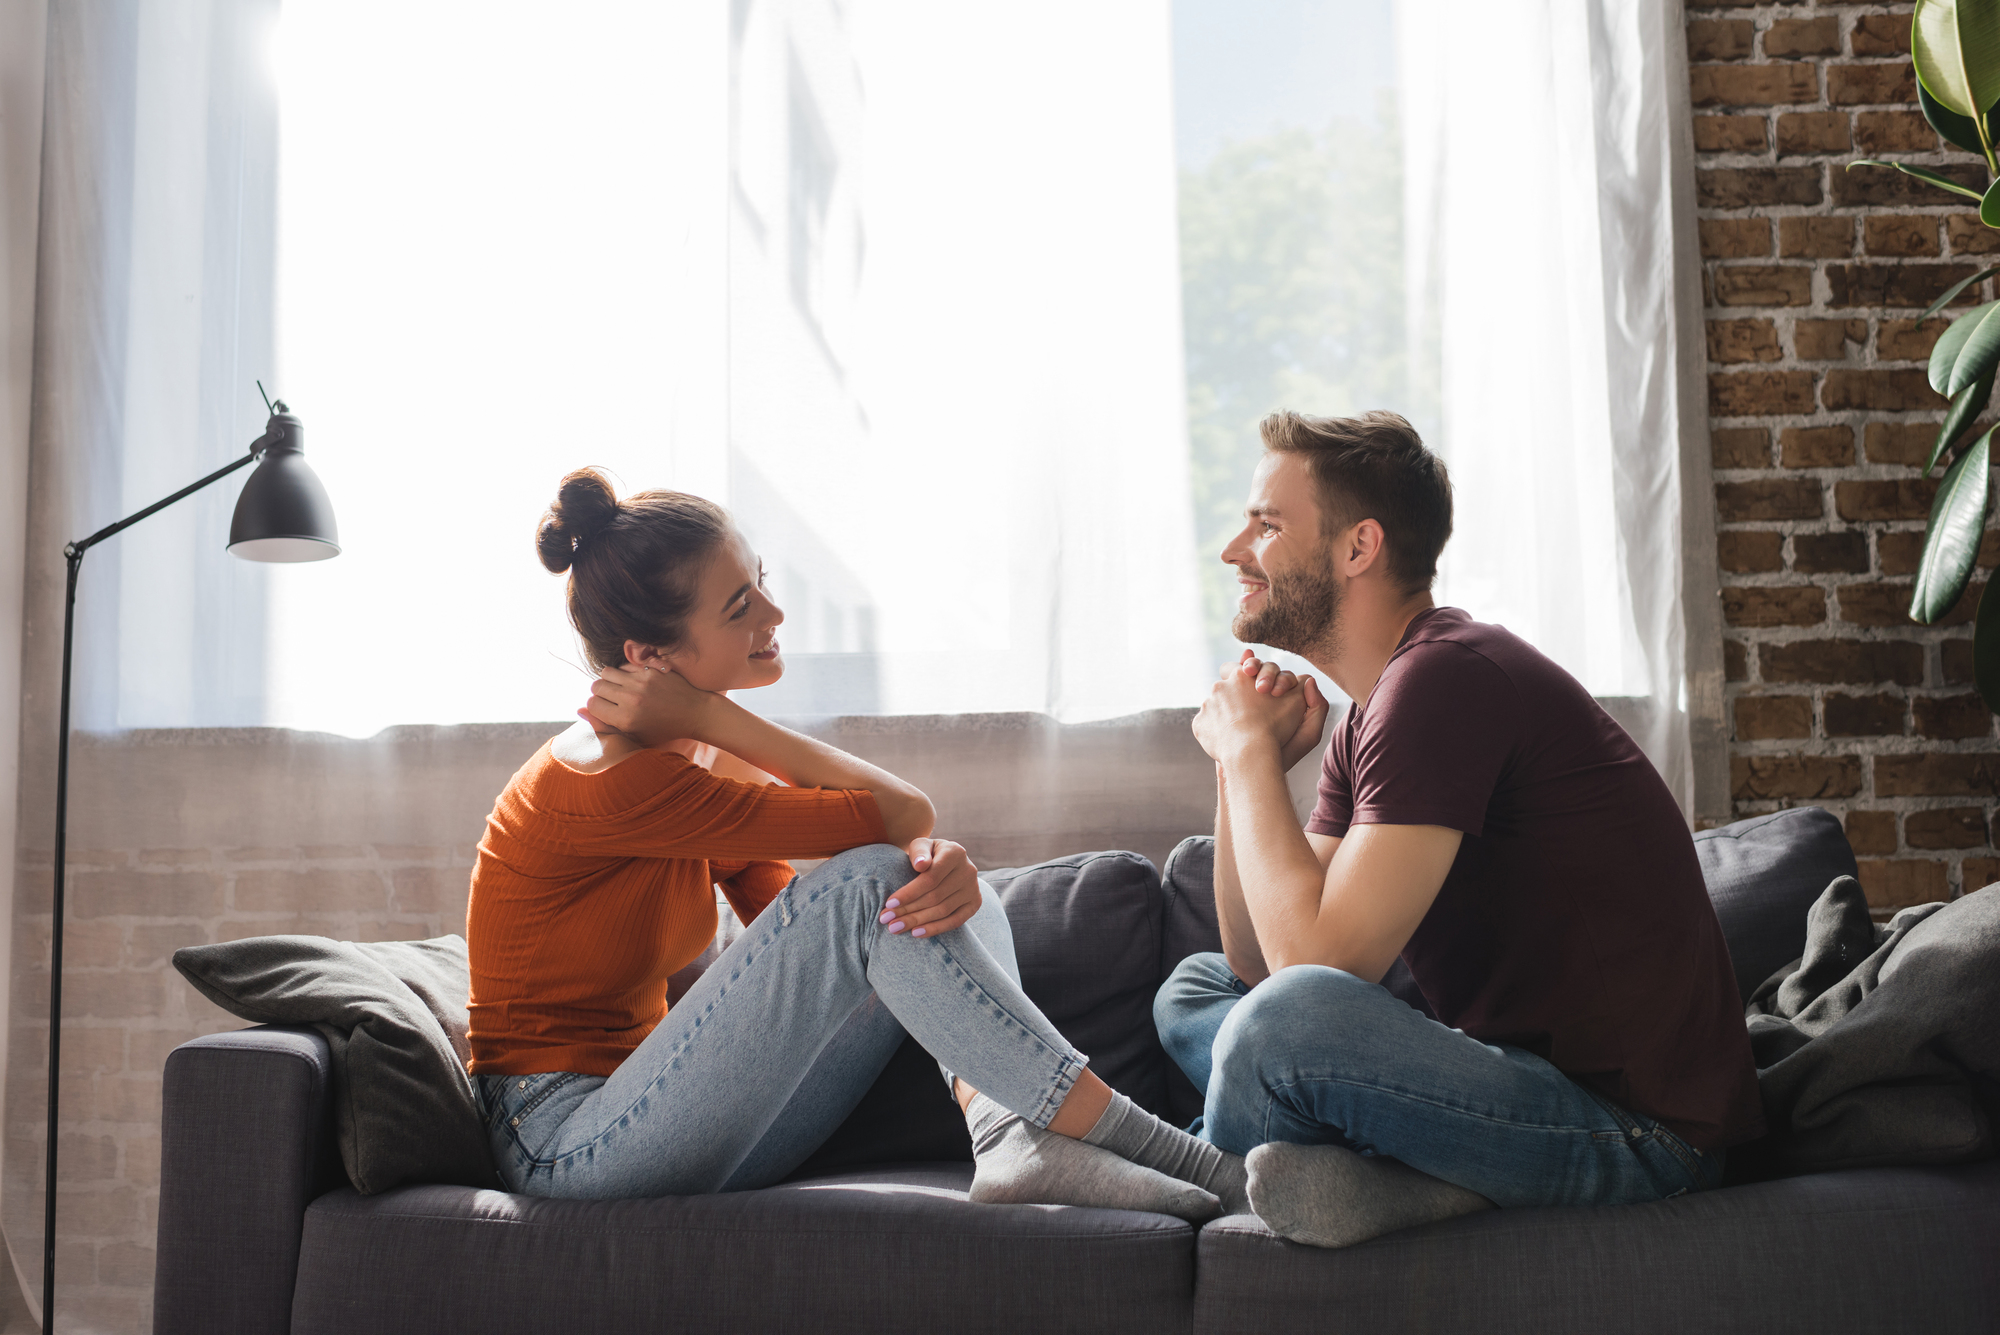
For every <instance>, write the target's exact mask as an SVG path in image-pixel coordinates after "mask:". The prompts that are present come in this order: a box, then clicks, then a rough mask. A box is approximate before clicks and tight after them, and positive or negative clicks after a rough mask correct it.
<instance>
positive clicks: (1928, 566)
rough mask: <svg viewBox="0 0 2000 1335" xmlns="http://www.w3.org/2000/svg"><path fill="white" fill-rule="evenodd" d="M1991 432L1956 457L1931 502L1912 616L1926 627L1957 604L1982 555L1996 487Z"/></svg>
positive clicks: (1912, 601)
mask: <svg viewBox="0 0 2000 1335" xmlns="http://www.w3.org/2000/svg"><path fill="white" fill-rule="evenodd" d="M1992 440H1993V433H1992V432H1991V431H1988V432H1987V433H1986V434H1985V435H1983V436H1981V437H1980V438H1979V439H1978V440H1977V441H1975V442H1974V443H1973V446H1972V448H1971V449H1969V450H1967V451H1966V452H1965V453H1963V454H1961V455H1959V456H1958V459H1957V461H1956V462H1955V463H1953V464H1952V466H1951V467H1950V468H1949V469H1947V470H1946V471H1945V475H1944V482H1943V483H1942V484H1941V485H1940V486H1939V487H1938V493H1937V499H1936V500H1934V501H1932V502H1931V519H1930V524H1929V525H1928V526H1927V527H1926V528H1925V530H1924V552H1923V555H1922V556H1921V557H1919V558H1918V559H1917V582H1916V586H1915V587H1914V588H1913V589H1912V590H1911V591H1910V620H1912V621H1915V622H1917V623H1918V624H1919V625H1924V626H1928V625H1930V624H1931V623H1932V622H1933V621H1936V620H1937V619H1938V618H1939V617H1941V616H1943V615H1944V614H1945V613H1946V612H1949V611H1951V609H1952V606H1953V604H1955V603H1957V602H1958V599H1959V595H1960V594H1963V593H1964V592H1965V586H1966V584H1967V583H1968V582H1969V581H1970V580H1971V579H1972V567H1973V563H1974V562H1976V561H1977V560H1978V559H1979V537H1980V534H1981V533H1982V532H1984V531H1985V528H1986V493H1987V490H1988V489H1989V487H1990V486H1991V485H1992V476H1991V471H1990V468H1989V463H1990V460H1989V458H1988V454H1989V449H1990V445H1991V442H1992Z"/></svg>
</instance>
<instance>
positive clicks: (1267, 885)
mask: <svg viewBox="0 0 2000 1335" xmlns="http://www.w3.org/2000/svg"><path fill="white" fill-rule="evenodd" d="M1219 769H1220V771H1221V784H1220V786H1221V795H1222V802H1221V806H1222V811H1221V812H1220V813H1218V816H1217V821H1216V828H1217V829H1218V830H1221V829H1222V828H1224V826H1225V825H1226V826H1227V828H1228V831H1229V835H1230V850H1231V853H1232V855H1233V856H1232V858H1231V862H1232V867H1231V870H1232V872H1233V873H1234V875H1235V878H1236V894H1237V896H1238V898H1239V900H1240V902H1241V903H1242V905H1243V908H1244V910H1245V914H1246V916H1247V917H1248V918H1249V920H1250V925H1251V928H1252V931H1253V934H1254V939H1255V941H1256V942H1257V945H1258V952H1259V960H1258V962H1259V963H1260V964H1261V965H1262V966H1263V967H1264V968H1265V970H1266V972H1268V971H1270V970H1274V969H1282V968H1284V967H1285V966H1286V965H1287V964H1291V963H1298V962H1301V960H1299V959H1295V958H1293V956H1294V955H1295V954H1297V953H1298V952H1299V951H1300V950H1302V949H1304V950H1309V949H1310V943H1311V941H1312V940H1313V938H1314V936H1315V932H1316V926H1317V923H1318V920H1319V909H1320V898H1321V894H1322V891H1323V889H1324V886H1325V875H1326V873H1325V869H1324V868H1323V867H1321V866H1320V862H1319V857H1318V855H1317V854H1315V853H1314V852H1313V847H1312V845H1311V844H1310V843H1309V842H1307V840H1306V836H1305V831H1304V830H1303V829H1301V828H1300V826H1299V821H1298V816H1297V814H1296V813H1295V812H1294V811H1293V810H1292V794H1291V789H1290V788H1289V787H1288V786H1287V785H1286V783H1285V773H1284V770H1283V769H1282V768H1280V764H1279V756H1278V753H1277V751H1276V750H1275V749H1271V750H1269V752H1268V754H1267V753H1266V752H1265V751H1261V750H1251V751H1247V752H1245V753H1242V754H1239V755H1235V756H1232V757H1230V758H1229V759H1228V760H1227V761H1225V762H1224V763H1223V764H1222V765H1221V766H1220V767H1219ZM1220 853H1221V848H1220V845H1219V844H1218V847H1217V858H1216V863H1217V871H1218V875H1217V878H1216V879H1217V884H1218V893H1217V896H1216V903H1217V908H1218V914H1217V916H1218V918H1220V916H1221V915H1220V908H1221V904H1222V895H1221V891H1220V882H1221V876H1220V870H1221V862H1222V859H1221V856H1220ZM1226 941H1227V938H1225V943H1226ZM1233 958H1234V957H1232V964H1231V967H1232V968H1233V967H1234V962H1233ZM1238 976H1239V977H1241V976H1242V975H1241V974H1239V975H1238ZM1244 981H1245V982H1250V981H1252V980H1250V979H1248V978H1245V979H1244Z"/></svg>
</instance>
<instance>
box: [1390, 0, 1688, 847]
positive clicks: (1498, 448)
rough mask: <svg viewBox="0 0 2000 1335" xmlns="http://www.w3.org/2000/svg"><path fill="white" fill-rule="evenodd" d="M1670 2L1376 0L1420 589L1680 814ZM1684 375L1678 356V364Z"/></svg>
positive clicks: (1673, 17)
mask: <svg viewBox="0 0 2000 1335" xmlns="http://www.w3.org/2000/svg"><path fill="white" fill-rule="evenodd" d="M1679 19H1680V9H1679V6H1678V5H1676V4H1673V3H1671V0H1511V2H1510V3H1501V4H1494V3H1482V2H1481V0H1458V2H1457V3H1451V4H1447V5H1443V6H1439V5H1436V4H1422V5H1418V4H1409V3H1405V4H1404V5H1402V6H1401V7H1400V8H1399V26H1398V46H1399V57H1398V58H1399V68H1400V74H1401V86H1400V89H1399V94H1400V99H1401V107H1402V114H1403V127H1404V134H1405V153H1406V175H1405V199H1406V207H1407V218H1408V224H1407V225H1408V227H1409V240H1410V244H1409V246H1408V249H1407V252H1406V253H1407V255H1408V264H1409V287H1408V291H1409V300H1410V312H1411V314H1410V324H1411V329H1412V331H1413V340H1414V349H1413V350H1414V352H1415V356H1414V357H1413V362H1415V363H1416V364H1418V365H1430V366H1435V367H1436V368H1437V375H1438V379H1437V382H1436V388H1435V403H1434V405H1433V415H1434V419H1435V423H1434V424H1435V428H1436V429H1435V440H1436V443H1437V445H1438V448H1439V451H1440V453H1442V454H1443V456H1444V457H1445V459H1446V461H1447V463H1448V464H1449V466H1450V468H1451V471H1452V478H1453V482H1454V485H1455V487H1456V492H1457V525H1456V533H1455V536H1454V537H1453V538H1452V540H1451V543H1450V545H1449V546H1448V547H1447V548H1446V549H1445V556H1444V561H1443V563H1442V566H1441V571H1440V574H1441V578H1440V582H1439V597H1440V601H1443V602H1447V603H1452V604H1455V605H1458V606H1462V607H1464V608H1465V609H1466V610H1467V611H1469V612H1470V613H1471V614H1472V615H1473V616H1474V617H1476V618H1478V619H1480V620H1484V621H1492V622H1498V623H1500V624H1502V625H1505V626H1507V627H1508V628H1509V629H1510V630H1513V631H1514V632H1516V633H1517V634H1519V635H1521V636H1523V637H1524V638H1526V639H1527V640H1529V641H1530V642H1531V643H1533V644H1535V645H1536V646H1538V647H1539V648H1541V649H1542V650H1543V651H1544V652H1546V653H1547V654H1549V655H1550V656H1551V657H1552V658H1554V659H1555V660H1556V661H1557V662H1558V663H1560V664H1562V665H1563V666H1564V667H1565V668H1567V669H1568V670H1569V671H1570V672H1571V673H1573V674H1574V675H1575V676H1576V677H1578V678H1579V679H1580V680H1581V681H1582V682H1583V683H1584V684H1585V685H1586V686H1587V687H1588V688H1589V689H1590V690H1591V691H1592V693H1593V694H1595V695H1597V696H1599V697H1600V698H1604V699H1606V701H1607V704H1608V705H1609V706H1610V707H1611V708H1612V710H1613V712H1614V713H1615V714H1616V715H1617V716H1618V717H1619V719H1620V721H1621V722H1622V723H1624V724H1625V726H1626V727H1627V729H1628V730H1630V731H1631V732H1632V733H1633V735H1634V739H1635V740H1636V741H1637V742H1638V743H1639V744H1640V746H1641V747H1642V748H1643V749H1644V750H1645V752H1646V754H1647V755H1648V756H1649V757H1650V758H1651V759H1652V761H1653V763H1654V765H1655V766H1656V767H1657V768H1658V769H1659V771H1660V773H1661V775H1662V776H1663V777H1664V778H1665V779H1666V781H1667V784H1668V786H1669V787H1670V788H1671V789H1672V790H1673V792H1674V793H1675V795H1676V797H1677V798H1679V799H1680V801H1681V804H1682V807H1683V809H1684V810H1689V811H1691V810H1692V804H1693V796H1694V794H1693V783H1694V780H1693V768H1692V761H1691V753H1690V744H1689V732H1688V721H1687V701H1686V693H1685V689H1684V681H1685V663H1684V656H1685V640H1686V637H1685V632H1684V629H1683V620H1682V610H1681V579H1682V559H1681V558H1682V551H1681V528H1682V515H1681V497H1682V477H1681V433H1682V429H1683V425H1684V423H1683V420H1682V419H1683V414H1684V413H1685V411H1686V409H1685V406H1684V402H1683V398H1682V394H1681V386H1682V383H1683V377H1684V376H1685V375H1686V374H1688V372H1689V367H1688V366H1687V364H1686V361H1685V354H1684V353H1683V352H1682V351H1681V349H1682V348H1683V347H1684V346H1685V345H1684V341H1683V334H1684V332H1685V331H1684V330H1683V329H1682V328H1681V326H1680V321H1681V320H1682V319H1683V318H1694V317H1691V316H1690V317H1683V316H1682V315H1681V314H1680V313H1679V312H1678V311H1677V307H1676V289H1677V285H1678V284H1679V283H1680V282H1681V281H1682V279H1683V278H1684V276H1685V275H1684V273H1683V272H1682V269H1683V268H1684V264H1685V261H1684V260H1677V244H1676V233H1675V198H1676V196H1675V178H1674V173H1675V170H1676V166H1675V155H1674V152H1673V148H1674V136H1675V135H1676V134H1678V133H1685V127H1684V126H1681V125H1679V124H1677V123H1676V122H1675V120H1674V118H1673V114H1672V113H1673V110H1674V106H1675V100H1674V98H1673V97H1672V93H1673V91H1674V90H1673V89H1672V88H1671V86H1670V84H1669V79H1670V77H1671V76H1672V71H1671V69H1670V68H1669V64H1668V62H1667V60H1666V59H1665V58H1664V56H1663V50H1665V49H1666V47H1667V44H1666V42H1665V41H1664V40H1663V38H1664V37H1665V36H1666V35H1668V34H1670V33H1671V32H1672V27H1671V25H1672V24H1675V23H1678V22H1679ZM1694 369H1695V371H1696V372H1697V373H1698V372H1699V369H1700V368H1698V367H1697V368H1694Z"/></svg>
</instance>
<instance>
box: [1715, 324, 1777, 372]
mask: <svg viewBox="0 0 2000 1335" xmlns="http://www.w3.org/2000/svg"><path fill="white" fill-rule="evenodd" d="M1784 355H1785V354H1784V350H1783V349H1782V348H1780V347H1779V346H1778V331H1777V329H1776V327H1775V326H1773V325H1772V323H1771V322H1770V321H1769V320H1710V321H1709V322H1708V359H1709V360H1710V361H1712V362H1775V361H1777V360H1778V359H1779V358H1781V357H1783V356H1784Z"/></svg>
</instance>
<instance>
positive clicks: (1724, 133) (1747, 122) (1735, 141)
mask: <svg viewBox="0 0 2000 1335" xmlns="http://www.w3.org/2000/svg"><path fill="white" fill-rule="evenodd" d="M1764 126H1765V119H1764V117H1762V116H1696V117H1695V118H1694V146H1695V149H1696V151H1698V152H1702V153H1762V152H1763V151H1764V149H1765V148H1766V147H1768V146H1769V140H1768V139H1767V138H1766V136H1765V132H1764Z"/></svg>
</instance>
